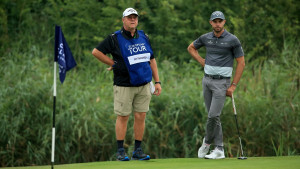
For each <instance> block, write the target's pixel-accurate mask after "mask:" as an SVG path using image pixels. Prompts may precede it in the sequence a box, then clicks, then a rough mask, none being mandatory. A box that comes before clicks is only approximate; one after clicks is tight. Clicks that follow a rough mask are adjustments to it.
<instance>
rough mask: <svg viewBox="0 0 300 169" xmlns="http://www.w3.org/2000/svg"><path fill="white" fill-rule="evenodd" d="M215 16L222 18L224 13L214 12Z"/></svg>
mask: <svg viewBox="0 0 300 169" xmlns="http://www.w3.org/2000/svg"><path fill="white" fill-rule="evenodd" d="M213 15H216V16H221V15H222V13H221V12H220V11H216V12H214V13H213Z"/></svg>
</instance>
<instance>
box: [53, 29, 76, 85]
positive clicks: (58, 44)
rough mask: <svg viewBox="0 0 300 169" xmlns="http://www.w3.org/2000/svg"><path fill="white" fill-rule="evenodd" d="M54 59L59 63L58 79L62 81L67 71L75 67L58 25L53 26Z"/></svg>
mask: <svg viewBox="0 0 300 169" xmlns="http://www.w3.org/2000/svg"><path fill="white" fill-rule="evenodd" d="M54 61H56V62H57V63H58V65H59V79H60V82H61V83H63V82H64V80H65V78H66V73H67V71H69V70H70V69H72V68H73V67H75V66H76V62H75V60H74V58H73V55H72V52H71V50H70V48H69V45H68V43H67V41H66V40H65V37H64V34H63V32H62V30H61V28H60V26H55V44H54Z"/></svg>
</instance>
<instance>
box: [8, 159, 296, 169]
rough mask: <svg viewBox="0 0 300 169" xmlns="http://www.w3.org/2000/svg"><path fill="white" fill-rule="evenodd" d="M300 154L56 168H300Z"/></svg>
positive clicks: (35, 168)
mask: <svg viewBox="0 0 300 169" xmlns="http://www.w3.org/2000/svg"><path fill="white" fill-rule="evenodd" d="M299 166H300V156H286V157H250V158H248V159H247V160H238V159H236V158H226V159H222V160H205V159H197V158H171V159H152V160H150V161H128V162H119V161H105V162H93V163H79V164H65V165H55V166H54V168H55V169H141V168H142V169H199V168H201V169H216V168H218V169H299V168H300V167H299ZM49 168H51V167H50V165H49V166H31V167H10V168H3V169H49Z"/></svg>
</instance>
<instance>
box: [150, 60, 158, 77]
mask: <svg viewBox="0 0 300 169" xmlns="http://www.w3.org/2000/svg"><path fill="white" fill-rule="evenodd" d="M150 67H151V70H152V76H153V79H154V81H155V82H159V76H158V69H157V64H156V60H155V59H151V60H150Z"/></svg>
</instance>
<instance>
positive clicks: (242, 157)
mask: <svg viewBox="0 0 300 169" xmlns="http://www.w3.org/2000/svg"><path fill="white" fill-rule="evenodd" d="M231 99H232V106H233V111H234V117H235V123H236V128H237V132H238V135H239V139H240V146H241V152H242V156H241V157H238V159H239V160H246V159H247V157H245V156H244V151H243V146H242V140H241V136H240V132H239V126H238V122H237V117H236V109H235V103H234V97H233V94H232V97H231Z"/></svg>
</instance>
